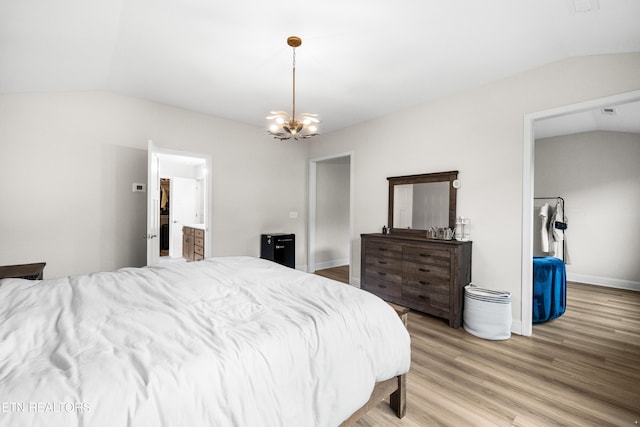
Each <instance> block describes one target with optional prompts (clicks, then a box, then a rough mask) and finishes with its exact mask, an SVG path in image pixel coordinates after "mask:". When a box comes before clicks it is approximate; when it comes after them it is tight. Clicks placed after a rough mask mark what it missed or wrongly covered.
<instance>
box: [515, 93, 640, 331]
mask: <svg viewBox="0 0 640 427" xmlns="http://www.w3.org/2000/svg"><path fill="white" fill-rule="evenodd" d="M634 101H640V90H634V91H631V92H625V93H621V94H617V95H612V96H607V97H604V98H598V99H592V100H589V101H585V102H580V103H577V104H571V105H564V106H562V107H557V108H552V109H549V110H544V111H538V112H535V113H528V114H525V115H524V138H523V150H522V260H521V271H522V278H521V280H522V283H521V294H520V300H521V307H520V313H521V319H520V322H521V331H522V335H525V336H529V335H531V333H532V330H533V328H532V322H531V319H532V308H531V307H532V305H531V304H532V291H533V285H532V282H533V266H532V261H531V260H532V257H533V242H532V236H533V207H532V203H533V200H532V199H533V183H534V179H533V176H534V155H533V154H534V148H535V135H534V130H535V128H534V125H535V122H536V120H541V119H548V118H551V117H557V116H562V115H565V114H570V113H576V112H580V111H587V110H593V109H596V108H602V107H605V106H611V105H615V104H624V103H627V102H634ZM514 323H515V321H514ZM512 331H513V328H512Z"/></svg>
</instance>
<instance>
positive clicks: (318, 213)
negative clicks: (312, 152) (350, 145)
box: [307, 153, 353, 283]
mask: <svg viewBox="0 0 640 427" xmlns="http://www.w3.org/2000/svg"><path fill="white" fill-rule="evenodd" d="M352 201H353V153H342V154H336V155H331V156H327V157H322V158H317V159H312V160H311V161H310V163H309V236H308V244H309V247H308V268H307V270H308V272H310V273H314V272H316V271H319V270H325V269H333V268H338V269H341V270H343V271H344V269H345V268H346V269H348V270H349V273H348V275H349V283H351V270H352V269H351V268H350V266H351V259H352V255H351V242H352V234H353V214H352V204H353V202H352Z"/></svg>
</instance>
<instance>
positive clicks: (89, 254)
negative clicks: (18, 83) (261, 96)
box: [0, 92, 308, 277]
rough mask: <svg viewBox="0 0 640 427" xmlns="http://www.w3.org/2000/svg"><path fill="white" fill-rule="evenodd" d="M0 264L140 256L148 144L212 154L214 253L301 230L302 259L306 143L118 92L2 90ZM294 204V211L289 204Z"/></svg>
mask: <svg viewBox="0 0 640 427" xmlns="http://www.w3.org/2000/svg"><path fill="white" fill-rule="evenodd" d="M0 117H1V120H0V182H2V184H1V185H2V187H1V188H2V201H1V202H0V204H1V208H0V265H5V264H15V263H26V262H36V261H46V262H47V267H46V269H45V276H46V277H57V276H62V275H67V274H79V273H86V272H92V271H101V270H112V269H115V268H118V267H123V266H141V265H144V264H145V263H146V252H145V247H146V246H145V245H146V240H144V239H143V235H144V234H145V232H146V230H145V228H146V221H145V218H146V193H132V191H131V184H132V183H134V182H138V183H139V182H143V183H144V182H146V180H147V176H146V175H147V141H148V140H149V139H151V140H153V141H154V143H156V144H157V145H159V146H161V147H163V148H170V149H176V150H183V151H190V152H195V153H203V154H211V156H212V160H213V168H212V169H213V170H212V174H213V191H212V194H213V208H212V209H213V230H212V231H213V255H254V256H258V255H259V252H260V240H259V239H260V234H261V233H274V232H282V231H287V232H292V233H295V234H296V237H297V240H298V242H297V243H298V244H297V250H296V252H297V253H296V255H297V264H298V265H305V264H306V248H305V246H306V222H305V217H306V211H307V208H306V182H307V166H306V160H307V158H308V147H307V146H306V145H304V144H286V143H280V142H278V141H274V140H273V139H272V138H269V137H268V136H267V135H266V134H265V132H264V130H263V129H259V128H254V127H251V126H246V125H242V124H239V123H235V122H231V121H228V120H222V119H218V118H215V117H211V116H207V115H204V114H199V113H194V112H190V111H185V110H182V109H178V108H173V107H169V106H166V105H161V104H157V103H152V102H147V101H142V100H138V99H134V98H128V97H124V96H119V95H114V94H108V93H99V92H87V93H61V94H14V95H7V94H3V95H0ZM290 211H297V212H298V213H299V215H298V218H297V219H289V212H290Z"/></svg>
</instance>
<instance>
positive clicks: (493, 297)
mask: <svg viewBox="0 0 640 427" xmlns="http://www.w3.org/2000/svg"><path fill="white" fill-rule="evenodd" d="M463 327H464V329H465V330H466V331H467V332H469V333H470V334H472V335H475V336H477V337H480V338H484V339H487V340H506V339H509V338H511V293H509V292H505V291H495V290H493V289H483V288H479V287H477V286H475V285H474V284H469V285H467V286H465V287H464V311H463Z"/></svg>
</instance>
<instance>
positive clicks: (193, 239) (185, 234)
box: [182, 226, 204, 261]
mask: <svg viewBox="0 0 640 427" xmlns="http://www.w3.org/2000/svg"><path fill="white" fill-rule="evenodd" d="M182 257H183V258H184V259H186V260H187V261H200V260H203V259H204V230H203V229H201V228H196V227H187V226H184V227H182Z"/></svg>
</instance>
